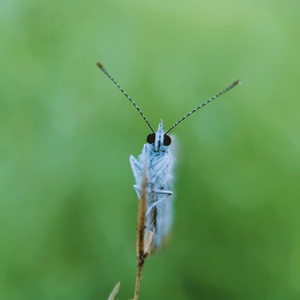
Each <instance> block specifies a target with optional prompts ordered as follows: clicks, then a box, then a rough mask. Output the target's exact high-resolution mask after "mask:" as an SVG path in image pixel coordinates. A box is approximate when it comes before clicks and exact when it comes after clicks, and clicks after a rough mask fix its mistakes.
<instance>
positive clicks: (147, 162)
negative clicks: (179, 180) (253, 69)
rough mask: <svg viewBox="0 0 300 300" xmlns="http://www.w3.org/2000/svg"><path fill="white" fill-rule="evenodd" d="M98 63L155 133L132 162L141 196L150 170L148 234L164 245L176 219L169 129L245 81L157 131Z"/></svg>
mask: <svg viewBox="0 0 300 300" xmlns="http://www.w3.org/2000/svg"><path fill="white" fill-rule="evenodd" d="M97 65H98V67H99V68H100V69H101V70H102V71H103V72H104V73H105V74H106V75H107V76H108V77H109V78H110V79H111V80H112V81H113V82H114V83H115V84H116V85H117V86H118V88H119V89H120V90H121V91H122V92H123V94H124V95H125V96H126V97H127V98H128V99H129V101H130V102H131V103H132V104H133V105H134V106H135V108H136V109H137V110H138V111H139V113H140V115H141V116H142V117H143V119H144V120H145V121H146V123H147V125H148V126H149V128H150V129H151V131H152V133H150V134H149V135H148V136H147V143H146V144H145V145H144V147H143V150H142V153H141V154H140V155H139V157H138V159H136V158H135V157H134V156H132V155H131V156H130V159H129V160H130V165H131V169H132V172H133V176H134V178H135V182H136V184H135V185H134V186H133V187H134V189H135V191H136V193H137V195H138V197H139V198H140V194H141V187H142V181H143V173H144V172H145V173H146V179H147V185H146V203H147V210H146V221H145V227H146V228H145V236H147V233H148V231H151V232H154V237H153V247H154V248H157V247H160V246H161V243H162V240H163V238H164V237H165V236H166V235H167V234H168V233H169V231H170V228H171V225H172V219H173V196H172V195H173V191H172V188H173V176H172V173H173V167H174V162H175V159H174V157H173V155H172V153H173V151H170V149H169V148H170V145H171V142H172V140H171V137H170V136H169V135H168V133H169V132H170V131H171V130H172V129H173V128H174V127H175V126H177V125H178V124H179V123H180V122H182V121H183V120H184V119H186V118H187V117H189V116H190V115H191V114H192V113H194V112H196V111H197V110H199V109H200V108H201V107H203V106H204V105H206V104H207V103H209V102H211V101H212V100H214V99H216V98H217V97H219V96H220V95H222V94H224V93H225V92H227V91H228V90H230V89H232V88H233V87H234V86H236V85H238V84H241V82H240V81H239V80H237V81H235V82H233V83H232V84H231V85H230V86H228V87H227V88H226V89H224V90H222V91H221V92H220V93H219V94H217V95H215V96H214V97H212V98H211V99H209V100H207V101H206V102H204V103H203V104H201V105H200V106H198V107H196V108H195V109H194V110H192V111H191V112H190V113H188V114H187V115H185V116H184V117H183V118H181V119H180V120H179V121H178V122H176V123H175V124H174V125H173V126H172V127H171V128H170V129H168V130H167V131H166V132H165V131H164V129H163V122H162V120H161V121H160V123H159V125H158V129H157V131H156V132H155V131H154V130H153V128H152V126H151V125H150V123H149V122H148V120H147V119H146V117H145V116H144V114H143V113H142V111H141V110H140V109H139V108H138V106H137V105H136V104H135V103H134V102H133V100H131V98H130V97H129V96H128V95H127V93H126V92H125V91H124V90H123V89H122V88H121V87H120V85H119V84H118V83H117V82H116V81H115V80H114V79H113V78H112V77H111V75H110V74H109V73H108V72H107V71H106V69H105V68H104V67H103V66H102V64H100V63H98V64H97Z"/></svg>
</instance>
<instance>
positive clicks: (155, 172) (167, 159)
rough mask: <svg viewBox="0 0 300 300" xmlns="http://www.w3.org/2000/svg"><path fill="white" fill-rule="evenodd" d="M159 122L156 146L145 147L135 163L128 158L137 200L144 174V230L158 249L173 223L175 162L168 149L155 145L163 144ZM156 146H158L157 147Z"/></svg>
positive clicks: (161, 128) (134, 160) (133, 159)
mask: <svg viewBox="0 0 300 300" xmlns="http://www.w3.org/2000/svg"><path fill="white" fill-rule="evenodd" d="M163 134H164V132H163V127H162V121H161V122H160V125H159V127H158V130H157V132H156V139H157V141H155V143H153V144H148V143H146V144H145V145H144V147H143V151H142V153H141V154H140V155H139V157H138V159H136V158H135V157H134V156H132V155H131V156H130V165H131V168H132V172H133V175H134V178H135V181H136V184H135V185H134V188H135V190H136V192H137V195H138V197H139V198H140V191H141V185H142V178H143V172H144V170H145V172H146V178H147V186H146V202H147V212H146V222H145V226H146V230H145V236H147V233H148V231H149V230H151V231H154V238H153V244H154V247H159V246H160V245H161V242H162V239H163V237H164V236H165V235H167V234H168V232H169V231H170V228H171V225H172V219H173V196H172V193H173V192H172V188H173V184H172V183H173V176H172V172H173V166H174V159H173V157H172V155H171V153H170V151H169V146H165V145H163V144H157V142H158V140H159V139H160V140H161V141H163ZM158 145H159V146H158Z"/></svg>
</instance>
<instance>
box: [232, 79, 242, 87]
mask: <svg viewBox="0 0 300 300" xmlns="http://www.w3.org/2000/svg"><path fill="white" fill-rule="evenodd" d="M238 84H242V82H241V81H239V80H237V81H235V82H234V83H233V86H235V85H238Z"/></svg>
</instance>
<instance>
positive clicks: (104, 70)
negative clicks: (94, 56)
mask: <svg viewBox="0 0 300 300" xmlns="http://www.w3.org/2000/svg"><path fill="white" fill-rule="evenodd" d="M97 66H98V67H99V68H100V69H101V70H102V71H103V72H104V73H105V74H106V75H107V77H108V78H109V79H110V80H111V81H112V82H113V83H114V84H115V85H116V86H117V87H118V88H119V90H120V91H121V92H122V93H123V94H124V95H125V96H126V98H127V99H128V100H129V101H130V102H131V103H132V104H133V106H134V107H135V108H136V109H137V111H138V112H139V113H140V115H141V116H142V117H143V119H144V120H145V121H146V123H147V124H148V126H149V127H150V129H151V131H152V132H153V133H155V131H154V130H153V128H152V126H151V125H150V123H149V122H148V120H147V119H146V117H145V116H144V114H143V113H142V111H141V110H140V109H139V107H138V106H137V105H136V104H135V103H134V101H133V100H132V99H131V98H130V97H129V96H128V95H127V93H126V92H125V91H124V90H123V89H122V87H121V86H120V85H119V84H118V83H117V82H116V81H115V80H114V79H113V78H112V77H111V75H110V74H109V73H108V72H107V71H106V69H105V68H104V67H103V66H102V64H101V63H97Z"/></svg>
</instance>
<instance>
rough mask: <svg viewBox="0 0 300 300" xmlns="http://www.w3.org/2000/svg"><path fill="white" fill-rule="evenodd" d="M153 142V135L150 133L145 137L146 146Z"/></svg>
mask: <svg viewBox="0 0 300 300" xmlns="http://www.w3.org/2000/svg"><path fill="white" fill-rule="evenodd" d="M154 142H155V133H150V134H149V135H148V136H147V143H148V144H153V143H154Z"/></svg>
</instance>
